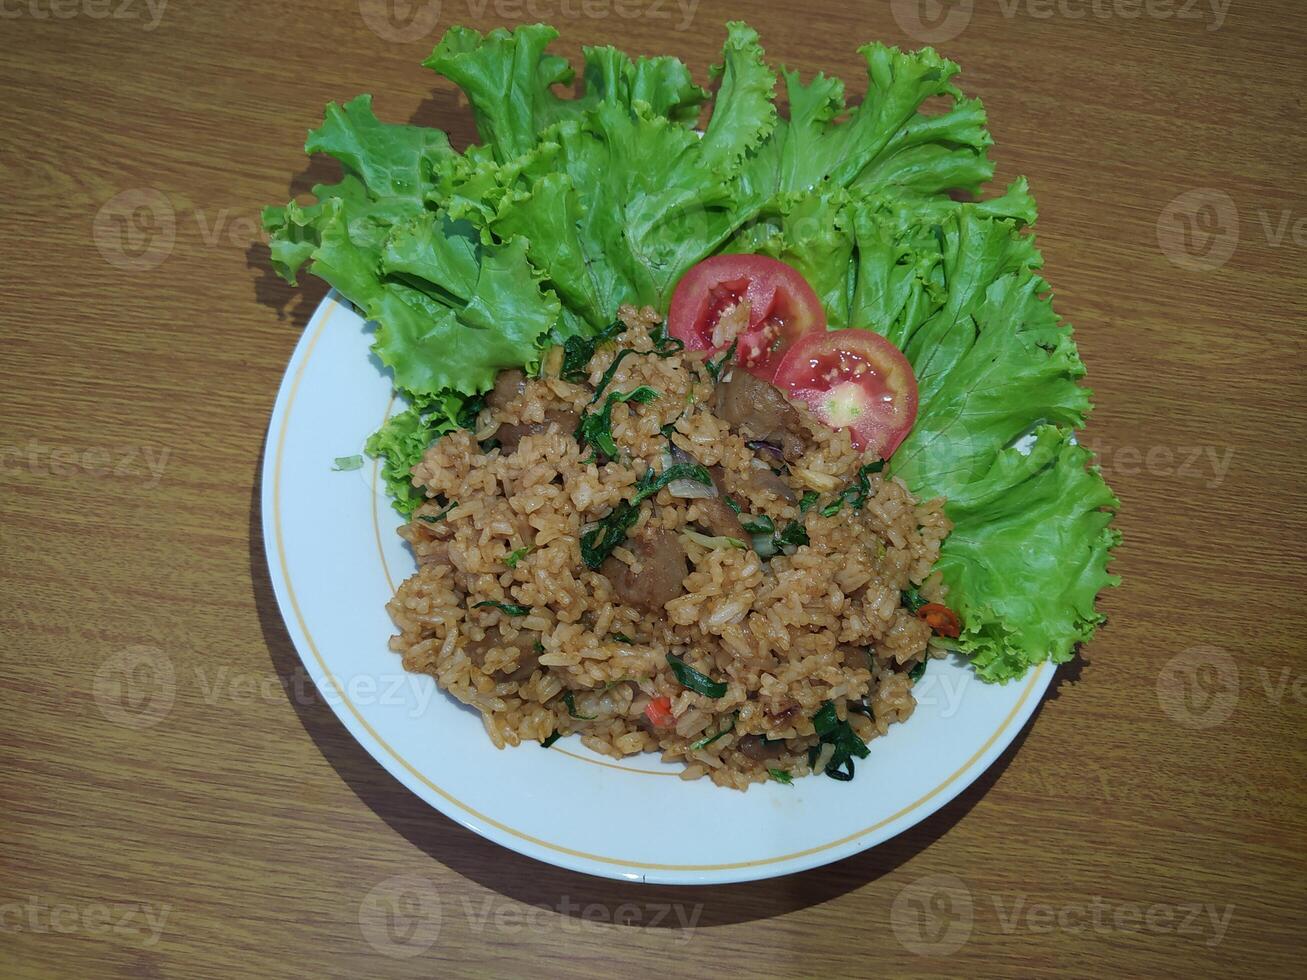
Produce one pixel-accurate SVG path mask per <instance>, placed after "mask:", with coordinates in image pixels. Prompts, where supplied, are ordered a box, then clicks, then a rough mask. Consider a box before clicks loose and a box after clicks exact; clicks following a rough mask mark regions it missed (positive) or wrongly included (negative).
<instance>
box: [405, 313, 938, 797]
mask: <svg viewBox="0 0 1307 980" xmlns="http://www.w3.org/2000/svg"><path fill="white" fill-rule="evenodd" d="M621 321H622V323H623V324H624V326H625V330H624V331H623V332H622V333H621V334H620V335H618V336H617V337H615V338H613V341H612V342H611V343H607V344H603V345H601V346H600V347H599V348H598V349H597V351H596V352H595V353H594V354H593V357H592V358H591V359H590V361H589V364H588V366H587V367H586V368H585V370H584V376H583V377H578V376H577V375H572V377H573V378H575V379H576V380H565V379H564V378H563V377H562V376H561V367H562V365H563V360H564V352H563V351H562V350H560V349H557V348H555V349H553V350H551V351H550V352H548V353H547V354H546V355H545V357H544V360H543V364H542V367H541V371H540V376H539V377H535V378H526V377H524V376H523V375H522V374H521V373H514V374H509V373H505V374H504V375H501V378H500V383H497V384H496V387H495V390H494V391H493V392H492V393H491V394H490V395H489V396H488V398H487V402H486V407H485V408H484V409H483V410H482V411H481V413H480V415H479V417H478V418H477V427H476V430H475V431H471V430H466V429H460V430H456V431H453V432H450V433H448V434H447V435H444V436H442V437H441V438H440V439H439V440H438V441H437V442H435V443H434V444H433V445H432V446H431V447H430V449H429V450H428V451H427V453H426V454H425V457H424V458H423V459H422V461H421V462H420V463H419V464H418V465H417V466H416V467H414V469H413V482H414V485H415V486H418V487H420V488H422V489H423V490H424V491H425V493H426V495H427V497H428V500H427V502H426V503H424V504H423V505H422V506H420V507H419V508H418V509H417V510H416V511H415V512H414V515H413V518H412V520H411V522H410V523H408V524H407V525H405V526H404V527H402V528H401V529H400V533H401V534H402V535H403V537H404V538H405V539H406V540H407V541H408V542H409V544H410V545H411V546H412V549H413V553H414V555H415V556H416V558H417V563H418V570H417V572H416V573H415V574H414V575H413V576H411V577H410V578H409V579H408V580H406V581H405V582H404V583H403V584H402V585H401V586H400V587H399V590H398V591H397V593H396V595H395V596H394V598H393V599H392V600H391V602H390V603H389V605H388V609H389V612H390V614H391V616H392V618H393V620H394V622H395V625H396V628H397V630H398V634H397V635H396V636H394V637H393V638H392V640H391V648H392V649H393V650H394V651H395V652H396V653H398V654H400V655H401V656H402V657H403V664H404V667H405V669H407V670H410V671H417V672H422V673H426V674H430V675H431V676H432V677H434V678H435V680H436V682H437V683H438V684H439V686H440V687H441V688H442V689H443V690H445V691H447V692H449V693H450V694H451V695H453V696H454V697H456V698H458V700H459V701H461V702H463V703H464V704H467V705H470V706H471V707H473V708H475V709H476V710H478V711H479V712H480V713H481V717H482V720H483V722H484V725H485V730H486V733H487V734H488V736H489V737H490V739H491V741H492V742H493V743H494V744H495V745H496V746H498V747H500V748H503V747H505V746H517V745H520V744H521V743H523V742H526V741H530V742H537V743H542V744H550V743H551V742H552V740H553V739H554V738H556V737H557V736H558V735H568V734H573V733H576V734H579V735H580V737H581V740H582V742H583V743H584V744H585V745H586V746H587V747H589V748H590V749H592V750H593V751H595V752H598V753H602V754H604V755H607V756H611V757H614V758H622V757H626V756H631V755H635V754H637V753H642V752H659V753H661V755H662V758H663V759H664V760H665V761H668V762H674V763H679V764H682V765H683V767H684V768H683V770H682V772H681V775H682V776H683V777H684V778H686V779H694V778H699V777H705V776H706V777H708V778H709V779H711V780H712V781H713V782H714V783H716V784H718V785H720V786H726V787H733V788H737V789H746V788H748V786H749V785H750V784H751V783H754V782H761V781H765V780H767V779H777V780H780V781H782V782H788V781H790V780H791V779H793V778H797V777H800V776H804V775H808V774H811V773H815V772H822V771H828V772H829V771H830V770H831V768H832V764H833V763H835V764H837V765H838V764H841V763H842V762H844V761H845V759H844V758H841V756H840V753H841V751H842V750H841V743H840V737H839V736H840V733H844V734H845V736H846V737H847V734H848V733H849V732H851V733H852V734H853V735H856V737H857V739H858V740H860V741H861V742H864V743H865V742H869V741H871V740H872V739H874V738H875V737H876V736H877V735H883V734H885V732H886V731H887V730H888V728H889V726H890V725H891V724H893V723H895V722H899V721H903V720H905V719H906V718H908V716H909V715H911V714H912V711H913V708H914V706H915V701H914V699H913V693H912V688H913V683H914V681H913V679H912V676H911V674H912V672H913V668H915V667H919V665H921V664H922V663H923V661H924V659H925V658H926V657H928V656H929V655H930V653H931V648H930V644H929V640H930V637H931V630H930V627H929V626H928V625H927V624H926V623H925V622H923V621H922V620H921V619H919V618H917V616H915V615H914V614H913V613H912V612H911V611H910V610H909V609H908V608H906V607H905V605H904V597H903V593H904V592H905V590H909V589H913V588H918V589H919V590H920V592H921V594H922V595H924V596H925V597H927V598H930V599H931V600H934V601H938V600H940V599H942V598H943V595H942V592H941V589H940V586H939V585H938V583H937V582H935V581H933V580H932V579H931V578H930V569H931V567H932V565H933V564H934V563H935V560H936V558H937V557H938V554H939V548H940V543H941V542H942V541H943V539H944V537H945V536H946V535H947V534H948V531H949V529H950V524H949V522H948V519H947V518H946V517H945V515H944V511H943V501H941V500H936V501H930V502H918V501H916V500H914V499H913V497H912V496H911V494H909V492H908V490H907V488H906V487H905V486H904V485H903V483H902V482H901V481H900V480H898V479H895V478H887V477H886V476H885V475H884V474H882V473H880V472H873V470H875V469H877V467H876V466H875V465H874V457H869V456H863V455H862V454H860V453H858V452H857V451H856V450H855V449H853V447H852V446H851V444H850V442H849V437H848V434H847V433H846V432H843V431H832V430H830V429H828V428H827V427H826V426H824V425H822V424H821V423H820V422H819V421H817V420H816V419H815V418H813V417H812V416H811V415H810V414H809V413H808V412H807V410H806V409H805V408H804V407H803V406H802V405H801V404H799V403H791V406H790V408H789V409H788V410H787V414H786V418H788V419H789V420H790V423H789V425H790V427H789V429H788V430H787V431H786V432H784V433H782V434H781V435H782V436H783V437H784V438H778V437H777V436H776V434H775V433H763V435H764V438H761V439H759V438H754V436H757V435H758V434H759V432H758V430H759V429H765V428H766V427H767V426H766V425H755V426H753V428H752V429H751V427H750V424H749V420H747V419H746V420H745V421H744V422H741V420H740V418H739V417H738V408H739V406H738V405H737V406H731V405H729V404H728V403H729V398H728V399H727V400H726V401H725V402H724V401H723V398H722V393H721V392H720V391H719V390H718V389H719V386H723V385H730V384H736V382H737V380H738V381H743V380H744V379H737V378H736V375H737V374H738V373H741V372H739V371H738V369H733V368H732V367H731V366H730V365H729V364H726V365H724V366H723V367H722V369H721V371H720V374H721V377H720V378H719V379H718V378H714V376H713V375H714V373H716V365H713V364H711V363H709V362H705V358H704V355H703V353H702V352H692V351H681V352H675V353H667V348H666V347H662V348H659V350H655V344H656V338H657V337H658V332H657V331H658V328H659V324H660V318H659V317H658V316H657V315H656V314H655V313H654V312H653V311H652V310H649V309H646V310H643V311H636V310H634V309H632V308H629V307H627V308H623V310H622V311H621ZM626 350H631V351H633V353H629V354H624V353H623V351H626ZM615 359H620V360H619V363H617V365H616V368H615V369H613V370H611V371H610V368H612V366H613V363H614V360H615ZM606 373H608V374H609V377H608V378H607V384H606V386H605V388H604V390H603V391H602V392H601V397H600V398H599V399H598V400H597V401H594V400H595V395H596V388H597V386H599V385H600V384H601V383H602V382H603V381H604V380H605V375H606ZM750 383H751V384H752V382H750ZM641 386H647V388H649V389H652V392H651V393H650V394H649V395H648V397H650V398H651V400H649V401H645V402H641V401H639V400H638V399H636V398H632V399H631V400H629V401H623V400H620V398H619V399H609V398H608V395H610V394H611V393H614V392H616V393H621V394H623V395H625V394H627V393H631V392H634V391H636V390H637V389H639V388H640V387H641ZM592 401H593V402H594V403H593V404H592ZM608 403H611V421H610V425H609V426H608V432H610V433H611V439H612V445H613V446H615V448H616V453H615V454H613V455H611V456H609V455H608V454H606V453H604V452H602V451H601V450H600V449H599V448H598V447H596V446H595V445H592V444H589V443H587V444H584V445H583V444H582V441H581V440H579V439H578V437H577V424H578V422H579V421H580V420H581V419H583V418H585V417H586V416H587V415H592V414H594V413H596V412H597V411H599V410H600V409H602V408H604V407H605V405H606V404H608ZM746 407H747V406H746ZM795 423H797V424H795ZM684 461H689V462H690V463H691V464H692V465H698V466H701V467H702V468H703V469H704V470H707V471H708V472H709V474H710V475H711V477H712V482H711V485H706V484H704V483H703V482H702V481H700V482H698V483H696V482H695V481H693V480H691V481H686V480H679V481H676V482H673V483H672V484H670V485H668V486H664V487H662V488H661V489H659V490H658V491H657V492H656V493H655V494H652V495H650V496H648V498H647V499H644V500H643V501H640V502H639V503H638V505H637V506H638V517H635V518H634V521H633V523H631V525H630V527H629V528H627V529H626V533H625V536H624V537H622V536H621V535H620V534H619V535H618V537H619V538H620V543H619V544H617V546H616V547H614V548H613V549H612V550H611V553H610V554H608V555H606V556H605V560H604V561H603V563H602V564H601V565H599V566H598V567H591V565H593V564H594V563H595V562H594V556H593V555H591V554H589V553H588V551H587V549H586V548H585V547H583V543H584V542H583V536H584V535H585V534H586V532H592V534H591V537H592V538H593V532H594V531H595V529H596V527H600V528H602V526H603V524H604V522H605V521H606V520H607V521H608V522H609V523H611V522H612V520H613V517H614V513H615V511H617V510H619V509H620V508H622V507H623V506H624V503H623V502H630V501H631V500H632V498H633V497H634V496H635V495H636V493H637V488H638V487H639V486H642V485H647V484H648V481H649V480H650V479H651V475H655V474H657V473H660V472H662V471H664V470H666V468H667V467H668V466H671V465H675V464H676V463H677V462H684ZM868 464H873V465H868ZM642 478H643V480H644V481H645V482H644V484H642V482H641V481H642ZM851 489H852V491H853V492H849V491H850V490H851ZM837 503H838V504H839V506H838V507H836V506H835V505H836V504H837ZM723 504H729V505H730V508H731V511H732V512H734V511H737V510H738V513H739V517H738V519H736V518H734V517H733V516H732V515H728V514H726V513H725V512H724V511H723V509H722V507H723ZM628 512H629V508H628ZM746 525H747V526H748V528H749V529H750V530H749V531H745V532H744V533H743V534H739V533H736V532H732V531H731V529H732V528H734V527H737V526H738V527H741V528H743V527H744V526H746ZM760 528H761V529H763V530H762V533H761V534H755V533H751V532H757V531H758V530H759V529H760ZM767 529H774V532H770V533H769V532H768V530H767ZM796 542H797V543H796ZM591 550H592V549H591ZM587 557H589V559H590V564H587V560H586V558H587ZM678 665H684V667H685V668H689V671H688V672H687V671H686V670H684V669H682V668H681V667H680V666H678ZM687 680H688V683H687ZM705 692H706V693H705ZM832 732H834V733H835V734H834V735H833V734H832ZM843 755H844V757H847V755H848V753H847V752H844V753H843ZM832 774H835V775H837V776H841V778H847V776H851V775H852V762H851V761H848V763H847V770H844V769H843V768H842V767H841V768H840V770H839V771H838V772H835V773H832Z"/></svg>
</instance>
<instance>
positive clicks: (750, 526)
mask: <svg viewBox="0 0 1307 980" xmlns="http://www.w3.org/2000/svg"><path fill="white" fill-rule="evenodd" d="M740 523H741V525H742V526H743V527H744V529H745V530H746V531H748V532H749V533H750V534H771V533H772V532H773V531H775V530H776V524H775V522H774V521H772V519H771V518H770V517H768V516H767V515H766V514H763V515H762V516H761V517H755V518H753V519H752V520H748V521H741V522H740Z"/></svg>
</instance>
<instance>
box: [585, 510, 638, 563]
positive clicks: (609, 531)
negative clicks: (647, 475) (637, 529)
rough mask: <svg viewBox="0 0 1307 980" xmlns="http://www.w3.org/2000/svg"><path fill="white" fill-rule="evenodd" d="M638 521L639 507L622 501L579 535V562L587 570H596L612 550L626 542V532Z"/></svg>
mask: <svg viewBox="0 0 1307 980" xmlns="http://www.w3.org/2000/svg"><path fill="white" fill-rule="evenodd" d="M639 519H640V505H639V504H633V503H631V501H629V500H623V501H621V502H620V503H618V505H617V506H616V507H614V508H613V509H612V510H611V511H609V513H608V516H607V517H605V518H604V519H603V520H602V521H600V522H599V523H598V524H596V525H595V526H594V527H593V528H591V529H590V530H589V531H586V532H585V533H584V534H582V535H581V560H582V561H584V562H585V564H586V567H587V568H591V569H598V568H599V566H600V565H602V564H603V563H604V561H605V560H606V559H607V558H608V556H609V555H611V554H612V553H613V549H614V548H616V547H617V546H618V545H619V544H621V543H622V542H623V541H625V540H626V532H627V531H629V530H631V528H632V527H634V526H635V522H636V521H637V520H639Z"/></svg>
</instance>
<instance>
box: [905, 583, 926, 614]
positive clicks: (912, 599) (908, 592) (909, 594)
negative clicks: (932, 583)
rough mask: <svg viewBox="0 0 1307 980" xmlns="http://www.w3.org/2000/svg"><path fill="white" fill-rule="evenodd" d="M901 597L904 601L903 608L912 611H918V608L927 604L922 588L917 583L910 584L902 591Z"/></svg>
mask: <svg viewBox="0 0 1307 980" xmlns="http://www.w3.org/2000/svg"><path fill="white" fill-rule="evenodd" d="M899 598H900V599H901V600H902V601H903V608H905V609H906V610H907V611H908V612H910V613H916V611H917V610H918V609H920V608H921V607H922V606H924V605H925V604H926V597H925V596H923V595H922V594H921V590H920V589H918V588H917V587H916V586H915V585H912V586H909V587H908V588H906V589H904V590H903V591H902V592H900V593H899Z"/></svg>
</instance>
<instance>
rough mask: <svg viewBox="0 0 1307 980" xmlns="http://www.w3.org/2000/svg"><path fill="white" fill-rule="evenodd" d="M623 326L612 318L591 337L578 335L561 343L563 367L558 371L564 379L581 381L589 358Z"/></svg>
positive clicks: (621, 329) (588, 364)
mask: <svg viewBox="0 0 1307 980" xmlns="http://www.w3.org/2000/svg"><path fill="white" fill-rule="evenodd" d="M624 329H625V327H624V326H623V325H622V321H621V320H614V321H613V322H612V323H610V324H609V325H608V326H606V327H604V329H603V330H600V331H599V333H597V334H595V335H594V336H593V337H581V336H579V335H577V336H572V337H568V338H567V340H566V341H565V342H564V343H563V367H562V369H561V370H560V371H559V374H560V375H561V376H562V378H563V380H564V381H572V382H577V383H579V382H581V381H584V380H585V378H586V375H588V374H589V373H590V372H589V367H590V358H592V357H594V353H595V350H597V349H598V347H599V345H600V344H605V343H607V342H608V341H610V340H612V339H613V338H614V337H616V336H617V335H618V334H620V333H621V332H622V331H623V330H624Z"/></svg>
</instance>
